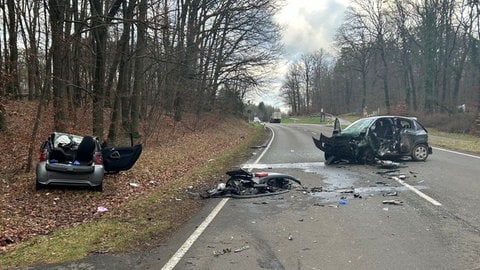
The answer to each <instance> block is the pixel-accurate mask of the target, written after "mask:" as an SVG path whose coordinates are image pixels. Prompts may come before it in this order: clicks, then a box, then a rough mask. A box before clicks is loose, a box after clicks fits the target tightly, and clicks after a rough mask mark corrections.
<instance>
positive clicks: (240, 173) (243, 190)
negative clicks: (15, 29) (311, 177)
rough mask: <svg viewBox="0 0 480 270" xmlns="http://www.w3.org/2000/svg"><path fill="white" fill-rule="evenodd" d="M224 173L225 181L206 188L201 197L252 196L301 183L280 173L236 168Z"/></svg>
mask: <svg viewBox="0 0 480 270" xmlns="http://www.w3.org/2000/svg"><path fill="white" fill-rule="evenodd" d="M226 174H227V175H228V176H229V179H228V180H227V182H226V183H220V184H218V185H217V187H215V188H212V189H209V190H207V191H206V192H205V193H204V194H202V195H201V196H202V197H203V198H210V197H224V196H229V197H234V198H252V197H261V196H270V195H277V194H282V193H285V192H288V191H289V190H290V189H291V188H292V184H293V183H296V184H298V185H301V182H300V181H299V180H298V179H296V178H295V177H293V176H291V175H288V174H282V173H275V172H257V173H251V172H248V171H246V170H244V169H238V170H232V171H227V172H226ZM292 182H293V183H292Z"/></svg>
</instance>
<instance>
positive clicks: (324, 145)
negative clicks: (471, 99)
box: [312, 116, 432, 165]
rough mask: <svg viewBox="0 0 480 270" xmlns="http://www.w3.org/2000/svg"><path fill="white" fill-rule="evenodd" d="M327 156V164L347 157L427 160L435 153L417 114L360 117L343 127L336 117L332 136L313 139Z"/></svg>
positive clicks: (354, 160) (352, 159) (366, 160)
mask: <svg viewBox="0 0 480 270" xmlns="http://www.w3.org/2000/svg"><path fill="white" fill-rule="evenodd" d="M312 139H313V142H314V144H315V146H316V147H317V148H319V149H320V150H322V151H323V152H324V155H325V163H326V164H327V165H328V164H331V163H333V162H336V161H342V160H346V161H348V162H352V163H373V162H374V161H375V160H376V159H380V160H382V159H383V160H385V159H404V158H410V159H412V160H415V161H425V160H426V159H427V157H428V156H429V155H430V154H432V147H431V146H430V145H429V144H428V131H427V129H426V128H425V127H424V126H423V125H422V124H421V123H420V122H419V121H418V120H417V118H415V117H404V116H373V117H367V118H362V119H359V120H357V121H355V122H353V123H352V124H350V125H348V126H347V127H346V128H345V129H343V130H342V128H341V126H340V121H339V119H338V118H336V119H335V122H334V128H333V134H332V136H331V137H328V136H325V135H324V134H323V133H321V134H320V138H318V139H317V138H314V137H313V138H312Z"/></svg>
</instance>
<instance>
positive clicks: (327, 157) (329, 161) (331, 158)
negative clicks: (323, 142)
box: [324, 152, 335, 165]
mask: <svg viewBox="0 0 480 270" xmlns="http://www.w3.org/2000/svg"><path fill="white" fill-rule="evenodd" d="M324 157H325V165H330V164H332V162H333V161H334V159H335V156H334V155H332V154H330V153H327V152H325V154H324Z"/></svg>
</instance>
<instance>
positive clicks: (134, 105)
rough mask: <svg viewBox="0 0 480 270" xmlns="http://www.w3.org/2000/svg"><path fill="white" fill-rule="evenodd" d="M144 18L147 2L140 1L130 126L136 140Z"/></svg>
mask: <svg viewBox="0 0 480 270" xmlns="http://www.w3.org/2000/svg"><path fill="white" fill-rule="evenodd" d="M146 17H147V0H140V4H139V16H138V24H137V48H136V50H135V52H136V57H135V71H134V72H135V73H134V78H135V79H134V80H135V81H134V83H133V94H132V108H131V121H132V126H131V130H130V133H131V134H132V135H133V136H134V137H136V138H138V136H139V121H140V100H141V96H142V93H143V91H144V90H145V60H146V58H145V54H146V46H147V41H146V24H147V22H146Z"/></svg>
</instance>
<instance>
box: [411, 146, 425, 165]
mask: <svg viewBox="0 0 480 270" xmlns="http://www.w3.org/2000/svg"><path fill="white" fill-rule="evenodd" d="M427 157H428V147H427V146H426V145H425V144H418V145H416V146H415V147H414V148H413V150H412V158H413V159H414V160H416V161H425V160H426V159H427Z"/></svg>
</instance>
